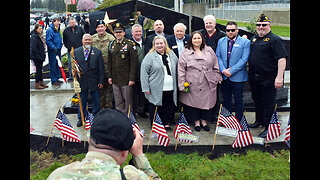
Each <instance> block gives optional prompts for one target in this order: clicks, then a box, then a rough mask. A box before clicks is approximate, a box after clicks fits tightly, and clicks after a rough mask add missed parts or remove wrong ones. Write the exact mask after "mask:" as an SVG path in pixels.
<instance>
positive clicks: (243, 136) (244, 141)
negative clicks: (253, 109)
mask: <svg viewBox="0 0 320 180" xmlns="http://www.w3.org/2000/svg"><path fill="white" fill-rule="evenodd" d="M240 124H241V127H242V129H241V130H239V131H238V136H237V137H236V139H235V140H234V142H233V143H232V148H236V147H246V146H249V145H250V144H253V139H252V136H251V133H250V130H249V128H248V123H247V120H246V117H245V116H244V115H243V116H242V118H241V120H240Z"/></svg>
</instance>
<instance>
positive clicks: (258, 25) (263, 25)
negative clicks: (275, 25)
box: [256, 24, 269, 27]
mask: <svg viewBox="0 0 320 180" xmlns="http://www.w3.org/2000/svg"><path fill="white" fill-rule="evenodd" d="M267 25H269V24H256V26H257V27H260V26H262V27H266V26H267Z"/></svg>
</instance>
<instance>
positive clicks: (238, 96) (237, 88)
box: [221, 78, 244, 121]
mask: <svg viewBox="0 0 320 180" xmlns="http://www.w3.org/2000/svg"><path fill="white" fill-rule="evenodd" d="M243 84H244V82H232V81H230V79H229V78H228V79H226V80H223V81H222V84H221V91H222V98H223V106H224V107H225V108H227V109H228V111H230V112H232V94H233V96H234V101H235V105H236V118H237V119H238V121H240V120H241V118H242V116H243V109H244V104H243Z"/></svg>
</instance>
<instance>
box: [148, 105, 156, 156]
mask: <svg viewBox="0 0 320 180" xmlns="http://www.w3.org/2000/svg"><path fill="white" fill-rule="evenodd" d="M157 110H158V106H156V110H155V111H154V115H153V120H152V126H151V131H150V136H149V141H148V146H147V152H148V149H149V144H150V139H151V135H152V128H153V123H154V119H155V117H156V113H157Z"/></svg>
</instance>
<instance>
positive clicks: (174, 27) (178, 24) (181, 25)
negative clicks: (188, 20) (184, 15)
mask: <svg viewBox="0 0 320 180" xmlns="http://www.w3.org/2000/svg"><path fill="white" fill-rule="evenodd" d="M178 26H180V27H183V28H184V31H186V30H187V26H186V25H184V24H183V23H177V24H176V25H174V26H173V31H176V28H177V27H178Z"/></svg>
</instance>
